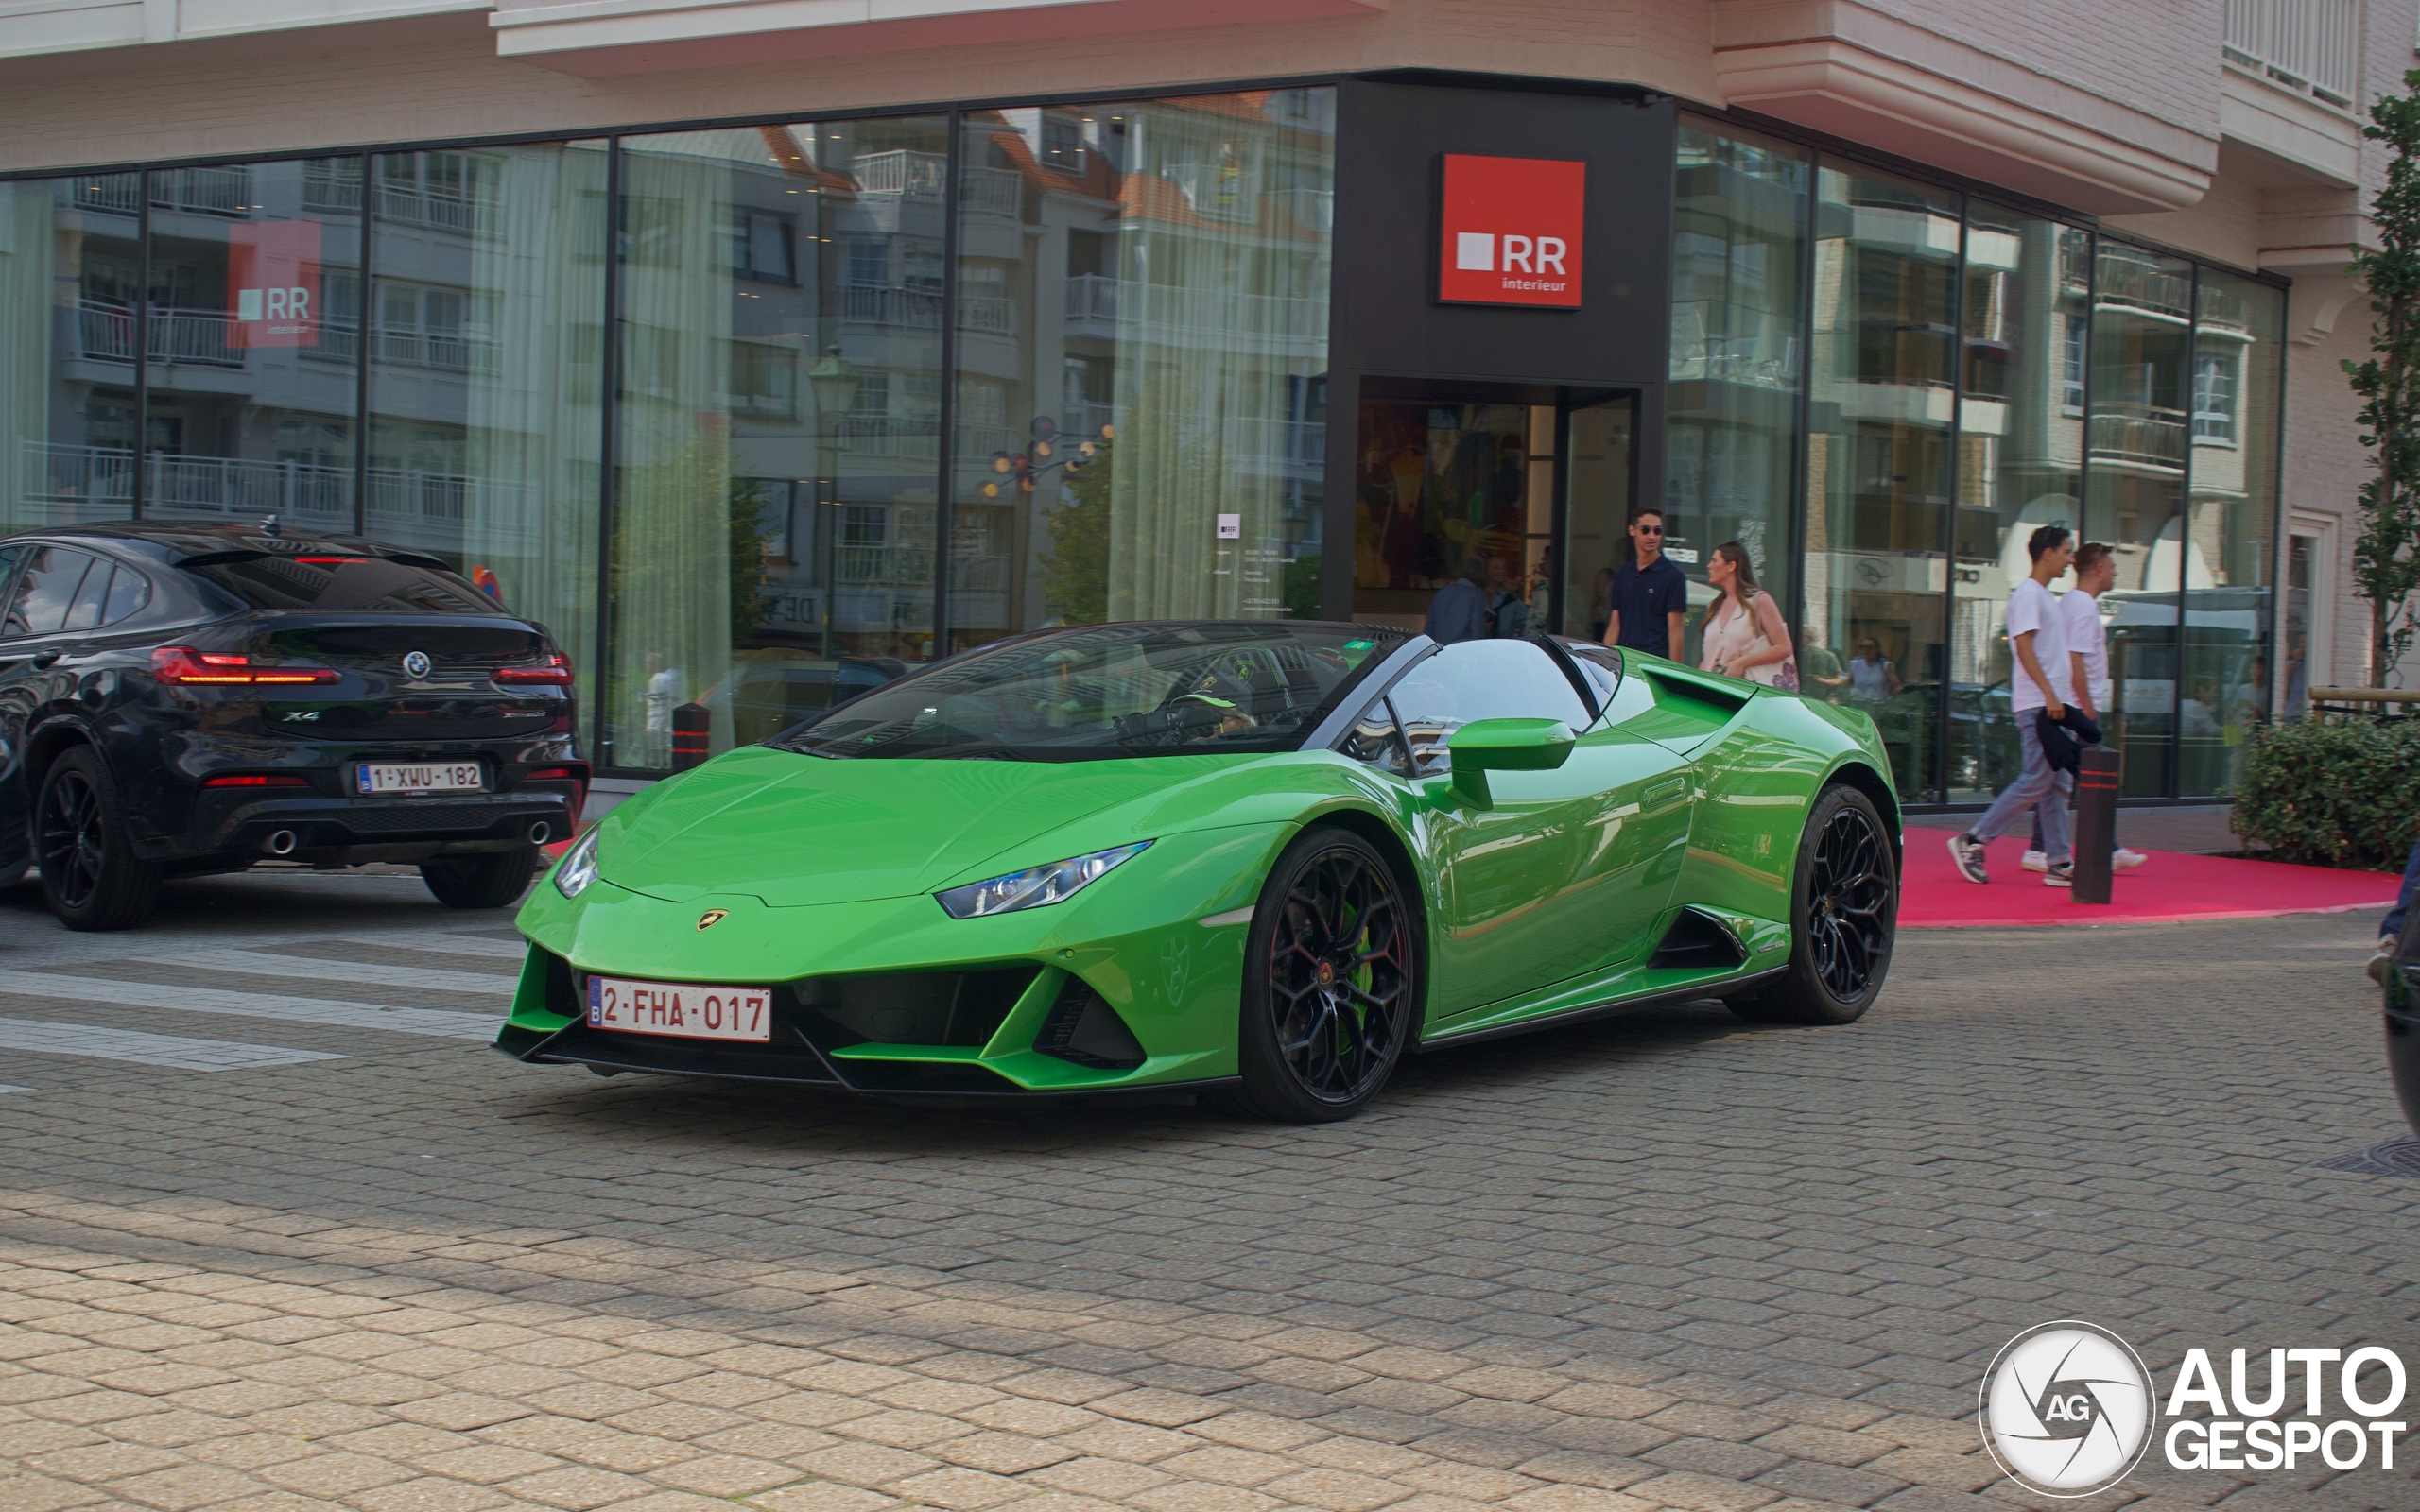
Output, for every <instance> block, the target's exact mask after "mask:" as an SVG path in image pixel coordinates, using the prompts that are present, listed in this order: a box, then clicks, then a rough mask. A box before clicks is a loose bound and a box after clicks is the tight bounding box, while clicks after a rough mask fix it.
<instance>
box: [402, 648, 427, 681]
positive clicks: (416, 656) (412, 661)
mask: <svg viewBox="0 0 2420 1512" xmlns="http://www.w3.org/2000/svg"><path fill="white" fill-rule="evenodd" d="M429 666H430V662H429V660H428V653H427V652H425V651H406V652H405V653H404V676H406V677H407V678H411V679H421V678H424V677H427V676H428V669H429Z"/></svg>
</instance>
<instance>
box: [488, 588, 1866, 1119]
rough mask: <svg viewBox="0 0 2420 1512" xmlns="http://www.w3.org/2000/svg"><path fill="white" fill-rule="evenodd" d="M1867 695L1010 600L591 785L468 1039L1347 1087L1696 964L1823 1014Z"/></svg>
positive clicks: (1660, 993)
mask: <svg viewBox="0 0 2420 1512" xmlns="http://www.w3.org/2000/svg"><path fill="white" fill-rule="evenodd" d="M1890 770H1891V767H1890V764H1889V762H1888V761H1887V760H1886V758H1885V757H1884V755H1883V751H1882V747H1881V745H1880V742H1879V740H1878V739H1877V737H1876V733H1875V730H1874V726H1873V724H1872V722H1871V721H1869V720H1868V719H1867V718H1866V717H1865V716H1864V715H1863V714H1860V713H1853V712H1849V711H1846V710H1842V709H1839V708H1836V707H1834V706H1832V705H1830V704H1825V703H1820V702H1814V701H1811V700H1806V699H1802V698H1799V697H1796V696H1791V695H1789V694H1786V693H1777V692H1775V691H1773V690H1772V689H1769V688H1761V687H1758V686H1756V685H1755V684H1754V683H1749V682H1742V681H1737V680H1735V679H1729V678H1723V677H1718V676H1715V675H1712V674H1709V673H1702V672H1695V671H1691V670H1689V669H1687V668H1685V667H1681V666H1678V665H1675V664H1674V663H1672V662H1667V661H1664V660H1662V659H1660V658H1656V657H1650V656H1644V655H1640V654H1638V653H1634V652H1616V651H1612V650H1609V649H1607V648H1606V647H1604V646H1601V645H1594V644H1587V643H1584V642H1574V641H1565V640H1561V639H1553V638H1546V639H1536V640H1486V641H1469V642H1463V643H1461V644H1455V645H1447V646H1442V647H1441V646H1439V645H1438V644H1435V643H1434V642H1432V641H1430V640H1429V639H1427V638H1426V636H1419V635H1408V634H1405V633H1403V632H1401V631H1397V630H1391V629H1383V628H1379V627H1372V626H1367V625H1321V624H1307V623H1300V622H1257V623H1236V622H1218V621H1196V622H1173V623H1157V624H1149V623H1147V624H1126V625H1097V626H1084V627H1071V628H1065V629H1051V630H1041V631H1036V632H1034V633H1032V634H1029V635H1023V636H1019V637H1016V638H1014V639H1011V640H1007V641H1002V642H999V643H996V644H992V645H988V646H985V647H982V648H981V649H979V650H975V651H969V652H965V653H963V654H961V655H959V656H956V657H953V658H951V659H949V660H948V661H945V662H935V663H933V664H932V665H930V666H928V667H925V668H924V669H922V670H920V671H918V672H915V673H912V674H910V675H908V676H907V677H903V678H901V679H898V680H896V681H894V682H890V683H888V684H885V685H884V686H882V687H879V688H876V689H874V690H873V691H872V692H869V693H866V694H863V695H861V696H858V697H856V698H855V699H853V700H851V701H849V702H847V703H844V704H840V705H837V706H835V707H834V708H832V709H831V710H829V711H827V712H824V713H821V714H819V715H818V716H817V717H815V718H813V719H810V720H808V721H807V722H806V723H804V724H802V725H800V726H797V727H796V728H794V729H792V730H787V731H786V732H784V733H783V734H782V735H780V736H778V737H776V738H774V739H772V740H769V741H768V742H766V743H765V744H763V745H761V746H751V747H744V748H741V749H737V750H733V751H730V752H728V753H726V754H724V755H722V756H719V757H717V758H716V759H715V760H713V761H710V762H708V763H706V764H705V765H702V766H700V767H698V768H697V769H696V770H694V771H691V772H689V773H687V774H685V775H683V776H681V777H677V778H674V779H672V780H670V781H667V782H660V783H658V784H656V785H655V786H653V787H651V788H648V790H647V791H645V792H643V793H641V794H639V795H638V796H637V797H635V798H632V799H629V800H628V801H626V802H625V803H623V804H622V805H621V806H620V807H619V808H616V809H614V811H613V812H612V813H611V814H608V815H607V816H605V817H604V819H603V820H602V821H601V822H599V823H598V824H596V826H595V827H594V828H592V829H591V830H590V831H589V832H588V833H586V834H585V835H583V836H582V837H581V838H580V840H579V843H578V844H577V845H575V846H573V847H572V848H571V850H570V851H567V852H566V853H565V854H564V855H563V857H562V861H561V862H559V863H558V864H557V865H556V867H555V868H554V870H553V871H552V872H551V873H550V874H549V875H548V876H547V878H546V879H545V880H544V882H542V883H540V884H539V885H537V886H536V887H535V888H534V889H533V890H532V891H531V894H530V897H529V901H528V902H527V903H526V904H525V905H524V906H523V908H522V910H521V914H520V919H519V924H520V928H521V931H522V933H523V934H525V935H526V936H528V939H529V954H528V957H527V964H526V965H525V966H524V968H523V971H522V974H521V979H520V984H519V990H518V992H517V994H516V995H515V998H514V1001H513V1005H512V1013H511V1016H510V1019H509V1020H508V1021H507V1022H506V1024H505V1027H504V1030H503V1032H502V1034H501V1036H500V1037H499V1039H498V1040H497V1048H498V1049H500V1050H502V1051H504V1052H505V1053H507V1054H509V1055H511V1056H514V1057H518V1058H520V1059H523V1060H530V1061H542V1062H573V1063H579V1064H583V1065H586V1066H589V1067H591V1068H592V1069H595V1070H596V1071H599V1072H603V1073H606V1074H613V1073H617V1072H626V1071H627V1072H669V1073H682V1074H693V1075H704V1076H724V1077H737V1078H746V1079H752V1080H757V1081H776V1082H791V1083H797V1084H799V1085H801V1086H821V1087H825V1088H830V1089H834V1090H842V1091H859V1092H876V1093H886V1094H901V1093H920V1092H921V1093H947V1094H954V1095H959V1096H966V1095H982V1094H995V1095H1009V1096H1028V1097H1030V1096H1037V1095H1039V1096H1054V1095H1063V1094H1067V1093H1075V1092H1100V1091H1135V1090H1140V1089H1167V1088H1185V1089H1191V1090H1195V1091H1206V1092H1209V1093H1211V1094H1212V1095H1213V1097H1214V1099H1215V1100H1216V1101H1218V1102H1219V1103H1221V1104H1223V1105H1225V1106H1227V1107H1228V1108H1231V1109H1233V1110H1235V1111H1237V1112H1244V1113H1249V1114H1255V1115H1258V1116H1262V1117H1267V1118H1271V1119H1284V1120H1294V1121H1305V1122H1307V1121H1314V1120H1323V1119H1335V1118H1342V1117H1346V1116H1349V1115H1350V1114H1352V1113H1353V1112H1354V1111H1355V1110H1356V1109H1357V1108H1360V1107H1362V1106H1363V1105H1364V1104H1365V1103H1367V1102H1368V1101H1369V1100H1370V1099H1371V1097H1373V1096H1374V1095H1375V1094H1376V1092H1377V1091H1378V1090H1379V1088H1380V1087H1382V1086H1383V1085H1384V1084H1385V1082H1386V1080H1387V1077H1388V1074H1389V1073H1390V1072H1392V1070H1393V1068H1394V1066H1395V1064H1396V1062H1397V1061H1398V1060H1399V1059H1400V1058H1401V1057H1403V1056H1404V1054H1405V1053H1406V1052H1417V1051H1436V1050H1442V1049H1447V1048H1449V1047H1451V1046H1454V1045H1458V1044H1464V1043H1468V1042H1470V1041H1472V1040H1481V1039H1487V1038H1491V1037H1494V1036H1496V1035H1503V1034H1510V1033H1515V1032H1519V1031H1522V1030H1528V1029H1535V1028H1542V1027H1546V1026H1548V1025H1553V1024H1565V1023H1570V1022H1575V1021H1578V1020H1582V1019H1587V1018H1592V1017H1595V1016H1598V1015H1601V1014H1608V1013H1618V1012H1622V1011H1625V1010H1629V1009H1634V1008H1638V1007H1642V1006H1646V1005H1654V1004H1663V1003H1671V1002H1676V1001H1682V1000H1686V999H1694V998H1707V997H1721V998H1723V999H1725V1000H1726V1001H1727V1002H1728V1003H1729V1004H1730V1005H1731V1006H1732V1007H1733V1009H1734V1010H1735V1011H1737V1013H1739V1014H1740V1015H1741V1016H1743V1017H1746V1018H1750V1019H1755V1020H1775V1021H1786V1022H1799V1023H1846V1022H1849V1021H1851V1020H1853V1019H1855V1018H1857V1017H1858V1015H1859V1014H1860V1013H1862V1012H1864V1011H1865V1008H1866V1006H1867V1005H1869V1004H1871V1003H1872V1002H1873V1001H1874V998H1875V996H1876V993H1877V992H1878V991H1879V990H1880V989H1881V986H1882V979H1883V974H1884V972H1885V971H1887V970H1888V969H1889V966H1890V961H1891V945H1892V936H1893V927H1894V923H1895V917H1896V913H1897V906H1898V874H1899V816H1898V804H1897V801H1896V799H1895V798H1894V797H1893V792H1892V788H1891V782H1890V778H1889V775H1888V774H1889V772H1890Z"/></svg>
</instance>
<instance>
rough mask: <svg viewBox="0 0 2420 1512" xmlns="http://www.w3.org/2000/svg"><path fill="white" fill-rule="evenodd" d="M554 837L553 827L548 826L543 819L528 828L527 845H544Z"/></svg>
mask: <svg viewBox="0 0 2420 1512" xmlns="http://www.w3.org/2000/svg"><path fill="white" fill-rule="evenodd" d="M554 837H555V827H554V826H553V825H551V824H548V823H547V822H546V821H545V820H544V819H540V820H539V821H538V822H537V823H535V824H533V825H531V826H529V843H530V844H531V845H544V844H545V843H546V842H547V841H549V840H551V839H553V838H554Z"/></svg>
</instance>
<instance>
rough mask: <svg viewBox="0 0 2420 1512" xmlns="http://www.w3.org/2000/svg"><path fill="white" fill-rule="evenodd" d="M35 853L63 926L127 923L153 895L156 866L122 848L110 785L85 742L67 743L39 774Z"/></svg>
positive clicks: (120, 819) (122, 824)
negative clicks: (39, 794)
mask: <svg viewBox="0 0 2420 1512" xmlns="http://www.w3.org/2000/svg"><path fill="white" fill-rule="evenodd" d="M34 859H35V861H36V863H37V864H38V865H40V866H41V868H42V891H43V900H44V901H45V902H48V903H49V904H50V911H51V913H52V914H53V915H55V916H56V917H57V918H58V919H59V921H60V922H61V923H62V924H64V925H66V926H67V927H68V928H69V929H84V930H100V929H128V928H130V927H132V926H133V925H136V924H139V923H141V922H143V920H144V919H145V918H146V917H147V916H148V915H149V914H150V912H151V905H152V903H154V902H157V901H158V899H159V896H160V876H161V872H160V868H159V866H158V864H157V863H154V862H149V861H144V860H141V859H139V858H138V857H137V856H136V855H135V854H134V852H133V851H132V850H130V848H129V847H128V845H127V836H126V809H125V805H123V804H122V803H120V802H119V801H118V794H117V783H116V782H114V781H112V779H111V777H110V769H109V764H108V763H107V762H104V761H102V760H101V756H100V752H98V751H96V750H95V749H93V748H92V747H89V746H78V747H73V748H71V749H69V750H68V751H66V752H65V753H64V754H62V755H61V757H60V758H59V760H58V761H56V762H54V763H52V764H51V768H50V770H49V771H48V772H46V773H44V774H43V780H42V796H41V797H40V798H38V799H35V800H34Z"/></svg>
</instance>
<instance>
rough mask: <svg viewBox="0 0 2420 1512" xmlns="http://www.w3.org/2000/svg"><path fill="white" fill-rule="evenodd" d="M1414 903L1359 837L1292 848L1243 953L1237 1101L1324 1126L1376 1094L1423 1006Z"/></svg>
mask: <svg viewBox="0 0 2420 1512" xmlns="http://www.w3.org/2000/svg"><path fill="white" fill-rule="evenodd" d="M1417 906H1418V904H1417V902H1416V901H1415V900H1414V899H1412V898H1411V897H1410V896H1409V892H1408V889H1406V888H1405V887H1404V886H1403V885H1402V883H1401V882H1400V881H1399V880H1398V879H1397V878H1396V876H1395V874H1394V870H1393V868H1391V867H1389V866H1388V865H1387V861H1386V858H1385V857H1384V856H1381V855H1380V854H1379V853H1378V851H1377V850H1376V848H1375V847H1374V846H1372V845H1371V844H1370V843H1369V842H1368V841H1366V840H1364V839H1362V838H1361V837H1360V836H1359V835H1357V834H1354V833H1350V832H1349V831H1344V830H1333V829H1315V830H1311V831H1309V832H1307V833H1305V834H1303V835H1302V836H1301V837H1300V838H1298V839H1296V840H1295V842H1294V843H1293V844H1292V845H1290V846H1288V847H1287V849H1286V852H1285V854H1283V855H1281V856H1280V857H1278V860H1277V865H1276V866H1275V867H1274V868H1271V872H1270V877H1269V883H1268V885H1266V886H1265V887H1263V888H1262V889H1261V895H1260V904H1259V906H1258V907H1257V908H1256V909H1255V910H1254V911H1253V921H1252V939H1251V942H1250V944H1249V945H1248V946H1247V947H1246V949H1245V953H1244V992H1243V1003H1242V1015H1241V1021H1240V1022H1239V1023H1238V1025H1237V1032H1236V1052H1237V1059H1238V1062H1239V1069H1240V1070H1241V1072H1242V1075H1243V1085H1242V1087H1241V1088H1240V1089H1239V1091H1238V1093H1237V1095H1236V1097H1234V1098H1232V1099H1229V1102H1230V1104H1231V1105H1232V1106H1235V1107H1236V1108H1237V1110H1239V1111H1244V1112H1248V1113H1252V1114H1256V1115H1257V1116H1259V1117H1262V1118H1270V1119H1276V1120H1279V1121H1281V1122H1285V1123H1289V1124H1320V1123H1328V1122H1332V1121H1334V1120H1337V1119H1341V1118H1350V1117H1352V1116H1353V1115H1354V1114H1355V1113H1357V1112H1358V1111H1360V1109H1361V1108H1362V1106H1363V1105H1364V1104H1366V1103H1368V1102H1369V1101H1370V1099H1371V1098H1372V1097H1374V1096H1376V1095H1377V1091H1378V1089H1379V1088H1381V1087H1383V1086H1385V1085H1386V1081H1387V1077H1388V1075H1389V1074H1392V1072H1393V1070H1394V1068H1395V1062H1396V1061H1397V1060H1398V1059H1400V1058H1401V1057H1402V1056H1403V1050H1404V1045H1405V1043H1406V1042H1407V1041H1408V1040H1409V1038H1410V1036H1411V1034H1412V1031H1413V1028H1414V1024H1415V1018H1414V1016H1415V1015H1416V1014H1417V1013H1418V1012H1419V1009H1420V1002H1421V993H1420V986H1421V977H1420V948H1419V942H1420V926H1419V919H1417V917H1416V916H1415V914H1414V912H1413V910H1414V909H1416V908H1417Z"/></svg>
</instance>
